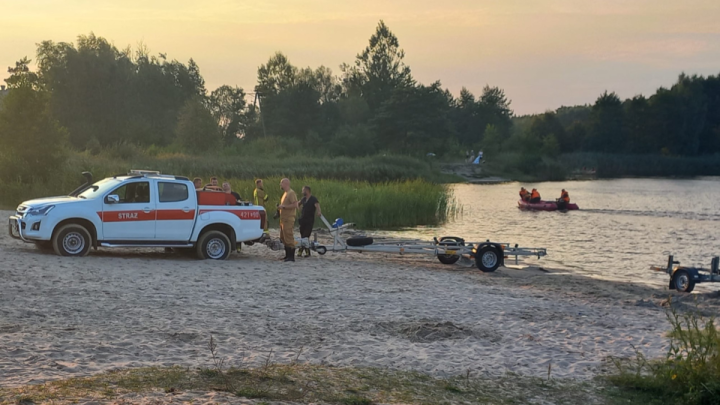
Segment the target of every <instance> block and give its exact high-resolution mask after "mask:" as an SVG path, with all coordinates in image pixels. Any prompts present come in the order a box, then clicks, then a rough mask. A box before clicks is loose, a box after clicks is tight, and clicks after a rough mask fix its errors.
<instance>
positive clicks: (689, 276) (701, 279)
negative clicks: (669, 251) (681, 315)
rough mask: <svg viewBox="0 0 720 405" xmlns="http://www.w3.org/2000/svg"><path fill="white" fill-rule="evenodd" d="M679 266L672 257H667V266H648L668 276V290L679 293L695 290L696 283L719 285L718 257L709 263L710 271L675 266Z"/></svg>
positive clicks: (719, 261)
mask: <svg viewBox="0 0 720 405" xmlns="http://www.w3.org/2000/svg"><path fill="white" fill-rule="evenodd" d="M676 264H678V265H679V264H680V262H679V261H677V260H675V258H674V257H673V255H669V256H668V261H667V265H666V266H665V267H662V266H650V269H651V270H655V271H662V272H665V273H667V274H668V275H669V276H670V284H669V285H668V288H669V289H670V290H672V289H673V288H674V289H676V290H677V291H679V292H686V293H689V292H692V290H693V289H695V284H698V283H720V270H719V269H718V264H720V257H717V256H715V257H713V258H712V260H711V261H710V270H705V269H703V268H698V267H686V266H675V265H676Z"/></svg>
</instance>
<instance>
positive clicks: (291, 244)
mask: <svg viewBox="0 0 720 405" xmlns="http://www.w3.org/2000/svg"><path fill="white" fill-rule="evenodd" d="M280 188H282V189H283V191H285V193H284V194H283V196H282V199H281V200H280V204H279V205H278V208H279V209H280V241H281V242H282V243H283V245H285V257H284V258H283V259H282V260H283V261H286V262H294V261H295V237H293V227H294V226H295V213H296V211H297V208H298V199H297V195H295V191H293V189H291V188H290V180H289V179H287V178H285V179H282V180H281V181H280Z"/></svg>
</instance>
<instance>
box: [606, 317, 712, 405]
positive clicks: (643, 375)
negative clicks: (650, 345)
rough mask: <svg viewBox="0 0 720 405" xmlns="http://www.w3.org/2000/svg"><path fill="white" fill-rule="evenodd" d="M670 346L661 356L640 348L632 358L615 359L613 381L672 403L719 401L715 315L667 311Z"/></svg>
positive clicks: (623, 386) (624, 387) (622, 386)
mask: <svg viewBox="0 0 720 405" xmlns="http://www.w3.org/2000/svg"><path fill="white" fill-rule="evenodd" d="M668 320H669V321H670V325H671V326H672V330H671V331H670V333H669V334H668V336H669V337H670V348H669V349H668V353H667V355H666V356H665V358H664V359H662V360H655V361H653V360H647V359H646V358H645V357H644V356H643V355H642V353H640V352H638V354H637V358H636V359H634V360H631V361H620V360H617V359H615V360H614V363H615V365H616V366H617V368H618V371H619V373H618V374H617V375H614V376H611V377H610V381H611V382H613V383H615V384H616V385H618V386H619V387H621V388H623V389H625V390H628V391H639V392H642V393H644V394H646V395H649V396H650V397H651V398H658V399H664V400H668V399H669V400H670V402H672V403H686V404H719V403H720V331H718V328H717V325H716V322H715V318H714V317H710V318H705V317H703V316H701V315H699V314H696V313H685V314H679V313H678V312H677V311H676V310H675V309H671V310H670V312H668Z"/></svg>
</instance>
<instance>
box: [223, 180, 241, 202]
mask: <svg viewBox="0 0 720 405" xmlns="http://www.w3.org/2000/svg"><path fill="white" fill-rule="evenodd" d="M222 189H223V192H224V193H227V194H232V196H233V197H234V198H235V201H236V202H237V201H242V197H240V194H238V193H236V192H234V191H232V188H231V187H230V183H227V182H225V183H223V185H222Z"/></svg>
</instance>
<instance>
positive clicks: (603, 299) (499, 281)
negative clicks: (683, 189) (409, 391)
mask: <svg viewBox="0 0 720 405" xmlns="http://www.w3.org/2000/svg"><path fill="white" fill-rule="evenodd" d="M9 214H10V212H8V211H4V212H0V217H6V216H7V215H9ZM279 255H280V253H279V252H273V251H271V250H269V249H268V248H267V247H265V246H257V245H256V246H252V247H243V252H242V253H241V254H239V255H238V254H236V255H233V256H231V260H229V261H226V262H216V261H198V260H195V259H193V258H189V257H183V256H181V255H179V254H166V253H164V252H163V251H162V249H148V250H141V249H132V250H126V249H122V250H107V249H106V250H100V251H97V252H92V253H91V254H90V256H88V257H86V258H79V259H73V258H62V257H58V256H55V255H54V254H50V253H43V252H41V251H39V250H37V249H36V248H35V247H34V246H33V245H31V244H23V243H20V242H18V241H16V240H13V239H10V238H9V237H8V236H7V235H6V234H5V233H2V234H1V236H0V257H2V261H0V279H1V280H2V283H0V382H1V384H2V386H4V387H13V386H18V385H23V384H33V383H40V382H44V381H49V380H55V379H64V378H69V377H76V376H88V375H93V374H97V373H99V372H103V371H107V370H114V369H118V368H126V367H139V366H150V365H153V366H171V365H181V366H188V367H208V366H210V365H211V364H212V363H211V358H210V353H209V351H208V349H207V345H208V341H209V339H210V335H212V336H213V337H214V338H215V339H216V340H217V343H218V349H219V352H220V355H221V356H223V357H225V358H226V359H227V360H226V364H227V365H228V366H252V365H258V364H262V363H264V362H266V361H267V358H268V356H270V357H271V360H272V361H273V362H277V363H284V362H290V361H293V360H294V359H297V360H298V361H300V362H306V363H311V364H327V365H333V366H370V367H381V368H385V367H387V368H391V369H401V370H415V371H420V372H423V373H427V374H430V375H433V376H440V377H442V376H453V375H458V374H463V375H464V374H466V373H468V371H469V372H470V373H471V374H472V375H477V376H494V375H502V374H505V373H507V372H514V373H519V374H521V375H527V376H538V377H540V376H546V375H547V372H548V366H549V365H550V364H552V376H553V377H556V378H563V377H568V378H577V379H590V378H592V377H593V376H595V375H598V374H600V373H602V372H603V371H604V370H606V369H608V368H609V366H608V364H607V361H606V360H607V357H608V356H620V357H624V356H625V357H626V356H632V355H634V351H633V345H634V346H635V347H637V348H639V349H640V350H642V351H643V352H644V353H645V354H646V355H647V356H649V357H655V356H660V355H662V354H663V353H664V351H665V349H666V345H667V340H666V338H665V337H664V332H665V331H666V330H667V329H668V326H667V322H666V320H665V315H664V311H663V308H662V307H660V306H659V305H658V302H659V301H660V300H661V298H662V296H663V295H664V296H665V297H667V295H668V294H669V292H665V291H660V290H652V289H650V288H648V287H643V286H638V285H632V284H617V283H612V282H607V281H602V280H594V279H590V278H585V277H581V276H574V275H571V274H566V273H559V272H553V271H552V270H550V271H543V270H541V269H538V268H526V269H521V270H518V269H507V268H501V269H499V270H498V271H497V272H496V273H493V274H483V273H480V272H479V271H478V270H477V269H475V268H474V267H463V266H459V265H455V266H443V265H441V264H440V263H438V262H437V261H436V260H434V259H431V258H424V257H398V256H393V255H378V254H374V255H369V254H333V253H328V254H327V255H325V256H323V257H319V256H317V255H315V256H313V257H312V258H307V259H298V261H297V262H296V263H294V264H285V263H280V262H278V261H277V260H276V258H277V257H278V256H279Z"/></svg>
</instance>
